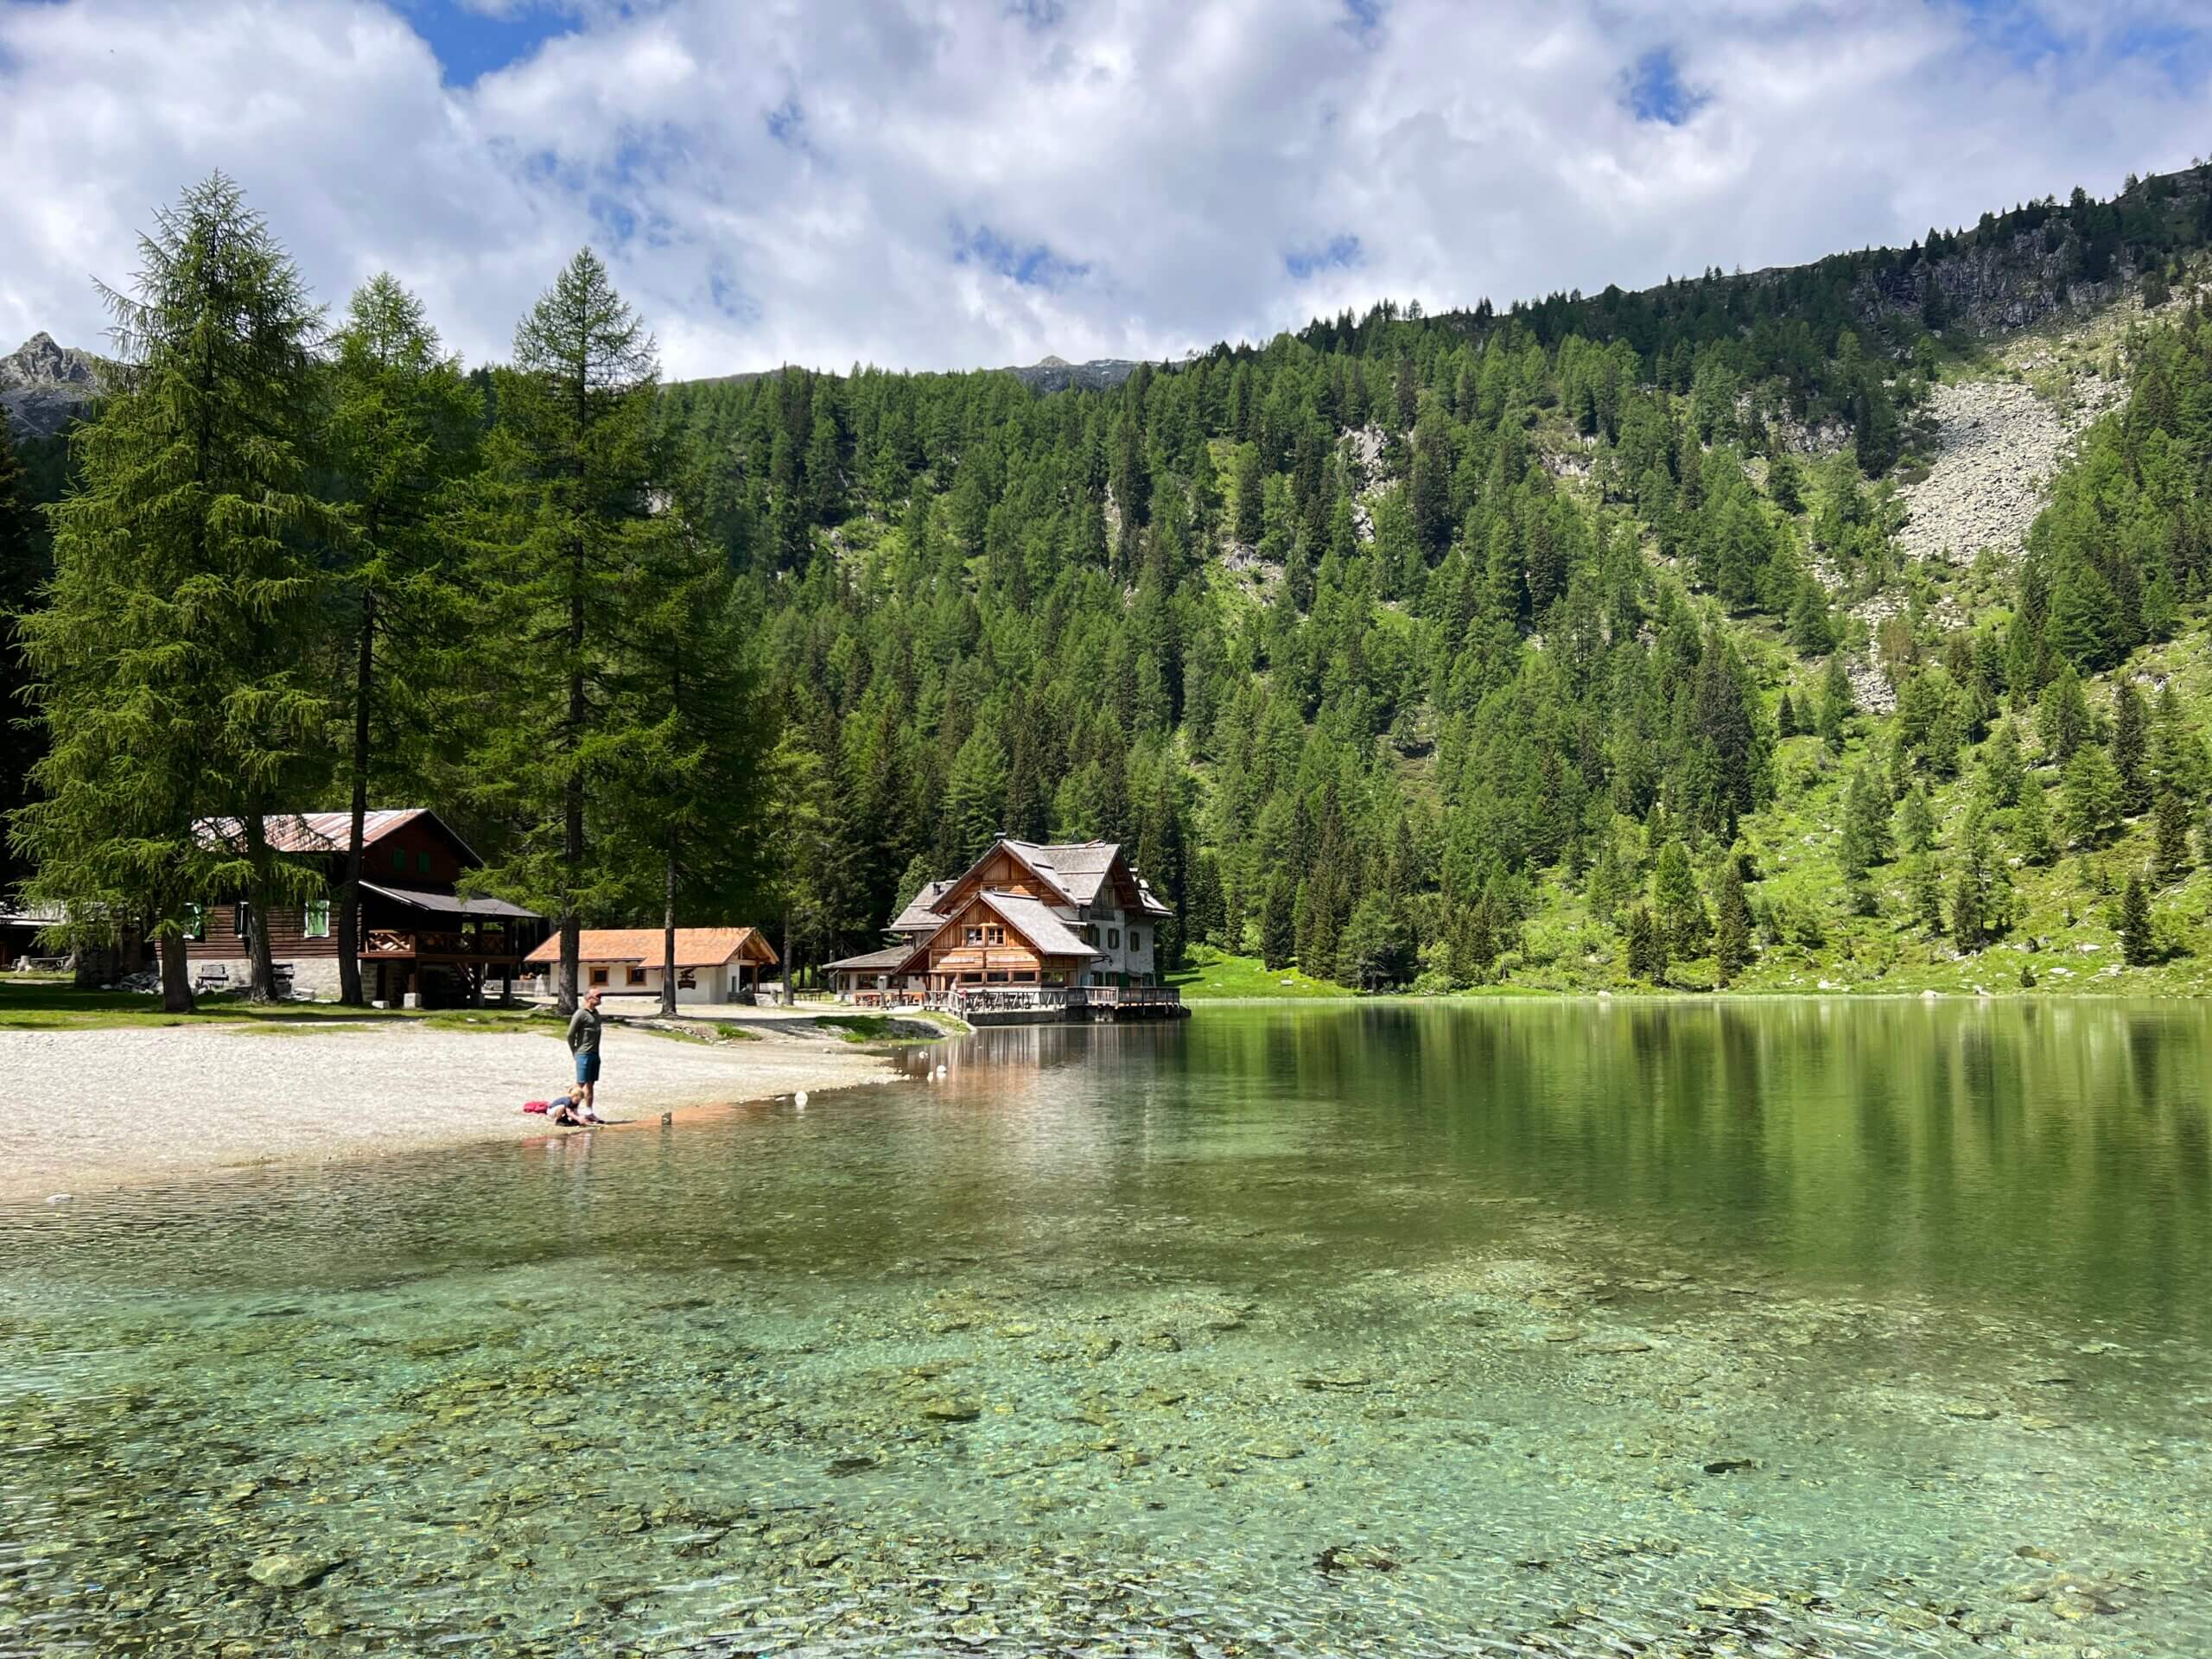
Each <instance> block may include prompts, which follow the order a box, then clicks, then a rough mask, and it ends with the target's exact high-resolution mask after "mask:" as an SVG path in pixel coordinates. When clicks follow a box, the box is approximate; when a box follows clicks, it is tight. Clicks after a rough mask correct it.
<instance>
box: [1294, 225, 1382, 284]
mask: <svg viewBox="0 0 2212 1659" xmlns="http://www.w3.org/2000/svg"><path fill="white" fill-rule="evenodd" d="M1361 257H1363V256H1362V252H1361V249H1360V245H1359V238H1357V237H1356V236H1354V235H1353V234H1352V233H1351V232H1349V231H1339V232H1337V233H1336V235H1334V236H1332V237H1331V238H1329V239H1328V240H1327V241H1326V242H1324V243H1321V244H1320V245H1318V246H1315V247H1310V248H1294V249H1292V250H1291V251H1289V252H1287V253H1286V254H1284V255H1283V257H1282V268H1283V269H1284V270H1287V271H1288V272H1289V273H1290V274H1291V275H1292V276H1293V277H1295V278H1297V279H1298V280H1299V281H1300V282H1301V283H1302V282H1304V281H1305V280H1306V278H1307V277H1311V276H1313V274H1314V273H1315V272H1316V271H1323V270H1351V267H1352V266H1354V265H1356V264H1358V263H1359V262H1360V259H1361Z"/></svg>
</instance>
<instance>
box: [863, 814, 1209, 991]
mask: <svg viewBox="0 0 2212 1659" xmlns="http://www.w3.org/2000/svg"><path fill="white" fill-rule="evenodd" d="M1173 913H1174V912H1173V911H1171V910H1170V909H1169V908H1168V907H1167V906H1166V905H1165V904H1163V903H1162V902H1161V901H1160V899H1159V898H1158V896H1157V895H1155V894H1154V893H1153V891H1152V889H1151V888H1150V887H1148V886H1147V885H1146V883H1145V881H1144V880H1143V879H1142V878H1141V876H1139V875H1138V874H1137V873H1136V870H1135V868H1134V867H1133V866H1132V865H1131V864H1130V862H1129V860H1128V856H1127V855H1126V854H1125V853H1124V852H1123V850H1122V847H1121V844H1120V843H1119V842H1110V841H1087V842H1072V843H1061V844H1049V845H1048V844H1043V843H1039V842H1027V841H1014V840H1012V839H1009V838H1001V839H1000V840H998V841H996V842H993V843H992V844H991V846H990V848H989V849H988V851H986V852H985V853H984V854H983V855H982V857H980V858H978V859H977V860H976V861H975V862H974V863H973V864H971V865H969V867H968V868H967V869H966V870H965V871H963V873H962V874H958V875H957V876H954V877H952V878H951V879H950V880H944V881H932V882H931V883H930V884H929V885H928V886H926V887H924V888H923V889H922V890H921V892H920V893H918V894H916V895H915V897H914V899H913V900H912V903H910V904H909V905H908V906H906V909H905V910H903V911H901V912H899V915H898V916H897V917H895V918H893V920H892V922H891V925H890V926H889V928H888V929H887V932H888V934H889V936H890V938H891V939H892V940H893V943H892V944H887V946H885V947H884V948H883V949H882V950H872V951H869V952H868V954H866V955H865V956H858V957H847V958H846V959H844V960H843V961H842V962H833V963H830V964H829V976H830V982H831V984H832V986H833V988H835V989H836V992H837V994H838V995H840V996H841V997H843V998H845V999H847V1000H849V1001H853V1002H855V1003H859V1004H861V1005H863V1006H895V1005H899V1004H921V1005H925V1006H930V1007H944V1008H949V1009H950V1010H952V1011H954V1012H956V1013H959V1014H963V1015H964V1016H966V1017H968V1018H970V1019H976V1018H977V1017H978V1016H982V1017H983V1018H984V1019H986V1020H988V1018H989V1017H991V1016H993V1015H1006V1016H1009V1017H1024V1018H1036V1017H1052V1018H1081V1017H1084V1016H1086V1015H1089V1016H1096V1015H1099V1014H1107V1015H1112V1016H1116V1017H1119V1016H1122V1015H1128V1014H1179V1013H1181V1012H1183V1008H1182V999H1181V997H1180V996H1179V995H1178V993H1177V992H1176V991H1174V990H1173V988H1170V987H1167V986H1164V985H1162V984H1161V983H1160V974H1159V967H1158V963H1159V960H1160V958H1159V944H1160V923H1161V922H1162V921H1164V920H1166V918H1169V917H1170V916H1172V915H1173Z"/></svg>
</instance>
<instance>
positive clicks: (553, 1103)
mask: <svg viewBox="0 0 2212 1659" xmlns="http://www.w3.org/2000/svg"><path fill="white" fill-rule="evenodd" d="M523 1110H524V1111H525V1112H543V1113H544V1114H545V1121H546V1122H548V1123H557V1124H559V1125H561V1126H562V1127H563V1128H571V1129H576V1128H584V1127H585V1126H587V1125H588V1124H593V1123H604V1122H606V1121H607V1120H606V1119H605V1118H603V1117H601V1116H600V1115H599V1114H598V1113H597V1112H594V1111H593V1110H592V1109H590V1108H589V1107H588V1106H587V1105H585V1104H584V1086H583V1084H580V1083H579V1084H574V1085H572V1086H571V1087H570V1088H569V1090H567V1091H566V1092H565V1093H563V1094H558V1095H556V1096H553V1098H552V1099H551V1100H550V1101H543V1100H533V1101H528V1102H525V1103H524V1106H523Z"/></svg>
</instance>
